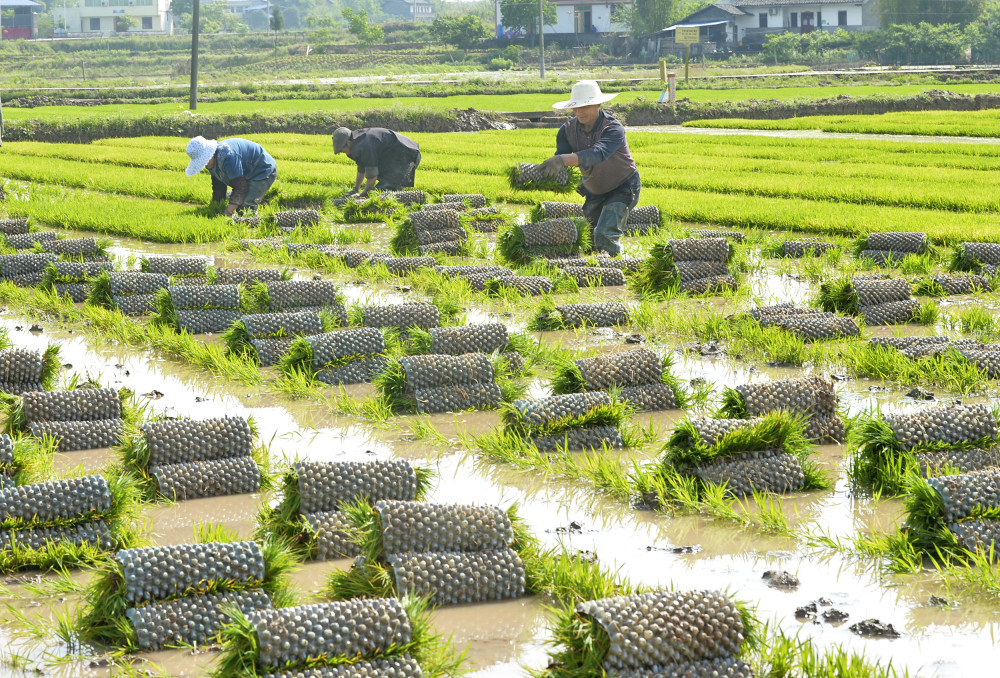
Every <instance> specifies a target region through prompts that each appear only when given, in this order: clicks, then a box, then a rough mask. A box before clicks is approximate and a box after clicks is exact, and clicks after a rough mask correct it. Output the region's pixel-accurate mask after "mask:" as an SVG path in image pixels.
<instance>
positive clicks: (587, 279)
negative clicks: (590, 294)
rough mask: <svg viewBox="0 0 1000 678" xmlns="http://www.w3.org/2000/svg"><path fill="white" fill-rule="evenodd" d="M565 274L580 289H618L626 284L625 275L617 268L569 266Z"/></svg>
mask: <svg viewBox="0 0 1000 678" xmlns="http://www.w3.org/2000/svg"><path fill="white" fill-rule="evenodd" d="M563 273H565V274H566V275H568V276H569V277H570V278H573V279H574V280H575V281H576V284H577V285H579V286H580V287H616V286H620V285H624V284H625V273H624V272H623V271H621V270H619V269H617V268H603V267H601V266H567V267H566V268H564V269H563Z"/></svg>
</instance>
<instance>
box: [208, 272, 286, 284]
mask: <svg viewBox="0 0 1000 678" xmlns="http://www.w3.org/2000/svg"><path fill="white" fill-rule="evenodd" d="M277 280H281V271H279V270H278V269H276V268H217V269H215V282H216V284H218V285H250V284H252V283H258V282H274V281H277Z"/></svg>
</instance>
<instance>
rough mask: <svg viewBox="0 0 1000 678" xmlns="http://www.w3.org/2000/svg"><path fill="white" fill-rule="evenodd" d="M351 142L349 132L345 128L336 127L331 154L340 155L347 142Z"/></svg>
mask: <svg viewBox="0 0 1000 678" xmlns="http://www.w3.org/2000/svg"><path fill="white" fill-rule="evenodd" d="M350 140H351V130H349V129H347V128H346V127H338V128H337V130H336V131H335V132H334V133H333V152H334V154H337V153H340V152H341V151H342V150H344V146H346V145H347V142H348V141H350Z"/></svg>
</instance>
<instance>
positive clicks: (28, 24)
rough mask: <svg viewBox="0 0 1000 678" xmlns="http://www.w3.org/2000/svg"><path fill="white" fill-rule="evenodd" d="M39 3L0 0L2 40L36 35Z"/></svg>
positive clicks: (23, 0)
mask: <svg viewBox="0 0 1000 678" xmlns="http://www.w3.org/2000/svg"><path fill="white" fill-rule="evenodd" d="M44 9H45V7H43V6H42V5H41V4H40V3H37V2H32V0H0V17H2V18H0V27H2V30H0V33H2V36H3V39H4V40H30V39H31V38H36V37H38V13H39V12H41V11H43V10H44Z"/></svg>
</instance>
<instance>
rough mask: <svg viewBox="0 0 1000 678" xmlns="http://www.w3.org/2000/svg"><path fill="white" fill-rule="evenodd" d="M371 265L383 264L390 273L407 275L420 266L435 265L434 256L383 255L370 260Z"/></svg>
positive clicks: (428, 266)
mask: <svg viewBox="0 0 1000 678" xmlns="http://www.w3.org/2000/svg"><path fill="white" fill-rule="evenodd" d="M371 263H372V264H373V265H382V266H385V268H386V270H387V271H389V273H391V274H392V275H408V274H410V273H412V272H413V271H416V270H417V269H420V268H430V267H431V266H436V265H437V263H438V262H437V261H436V260H435V259H434V257H384V258H381V257H380V258H379V259H377V260H375V259H373V260H372V261H371Z"/></svg>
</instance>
